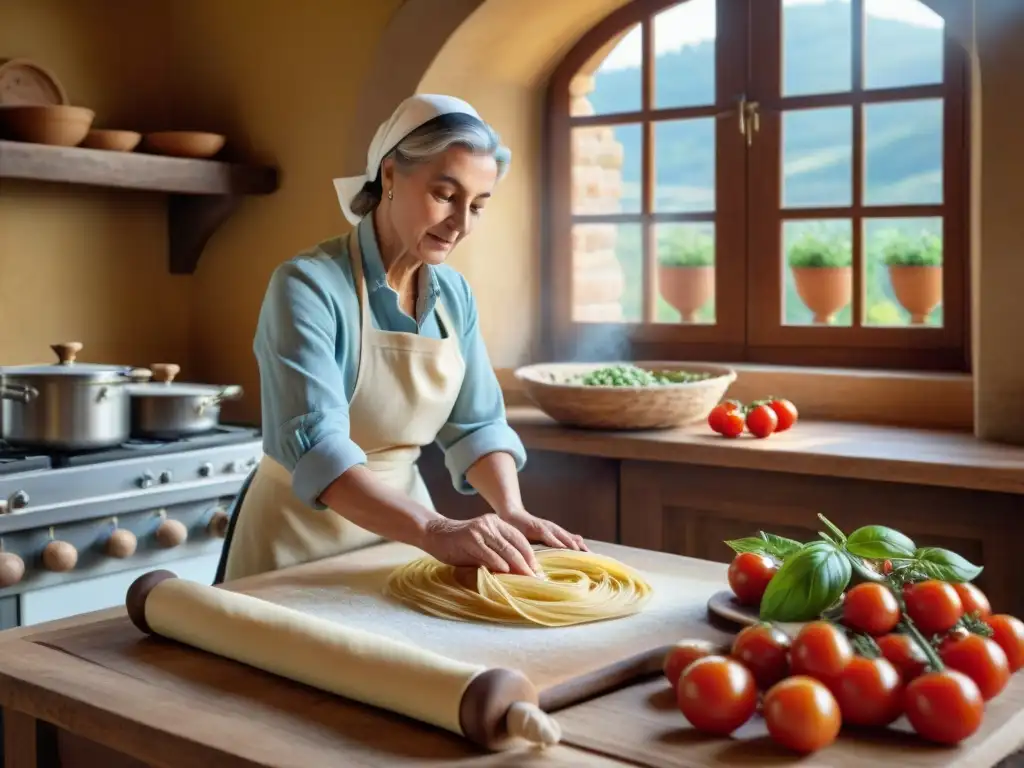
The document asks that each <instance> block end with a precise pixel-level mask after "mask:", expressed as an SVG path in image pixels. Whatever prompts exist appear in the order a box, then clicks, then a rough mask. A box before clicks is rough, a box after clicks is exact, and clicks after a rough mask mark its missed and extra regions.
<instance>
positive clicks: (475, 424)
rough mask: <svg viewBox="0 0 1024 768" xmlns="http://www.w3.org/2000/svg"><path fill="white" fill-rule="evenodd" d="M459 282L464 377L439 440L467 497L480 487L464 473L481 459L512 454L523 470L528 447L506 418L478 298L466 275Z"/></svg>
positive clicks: (455, 481)
mask: <svg viewBox="0 0 1024 768" xmlns="http://www.w3.org/2000/svg"><path fill="white" fill-rule="evenodd" d="M460 284H461V292H462V294H463V314H464V322H463V329H462V333H461V341H462V345H461V346H462V355H463V358H464V359H465V361H466V375H465V379H464V380H463V383H462V388H461V390H460V391H459V396H458V398H457V399H456V401H455V405H454V406H453V408H452V413H451V416H450V417H449V419H448V422H447V423H446V424H445V425H444V427H442V428H441V430H440V432H439V433H438V436H437V444H438V445H439V446H440V447H441V448H442V449H443V450H444V454H445V466H447V468H448V471H449V472H450V473H451V477H452V484H453V485H454V487H455V489H456V490H457V491H459V492H460V493H464V494H467V495H468V494H474V493H476V490H475V489H474V488H473V487H472V486H471V485H470V484H469V482H468V481H467V480H466V472H467V471H468V470H469V468H470V467H472V466H473V464H475V463H476V462H477V461H478V460H479V459H480V458H482V457H483V456H486V455H487V454H489V453H494V452H496V451H504V452H506V453H508V454H510V455H511V456H512V458H513V459H514V460H515V465H516V470H517V471H519V470H522V468H523V467H524V466H525V465H526V448H525V447H524V446H523V443H522V440H520V439H519V435H517V434H516V432H515V430H513V429H512V428H511V427H510V426H509V425H508V422H507V421H506V420H505V401H504V398H503V396H502V392H501V386H500V385H499V384H498V378H497V376H495V374H494V369H493V368H492V367H491V361H490V357H489V356H488V354H487V348H486V346H485V345H484V341H483V337H482V336H481V334H480V327H479V322H478V318H477V311H476V302H475V300H474V299H473V294H472V291H471V290H470V287H469V284H468V283H467V282H466V281H465V280H464V279H463V280H460Z"/></svg>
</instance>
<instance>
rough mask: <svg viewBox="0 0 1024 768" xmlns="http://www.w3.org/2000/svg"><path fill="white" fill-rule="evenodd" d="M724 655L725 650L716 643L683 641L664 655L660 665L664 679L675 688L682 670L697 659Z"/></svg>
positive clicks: (726, 650) (726, 651)
mask: <svg viewBox="0 0 1024 768" xmlns="http://www.w3.org/2000/svg"><path fill="white" fill-rule="evenodd" d="M725 653H728V649H727V648H722V647H721V646H719V645H718V644H717V643H712V642H710V641H708V640H684V641H682V642H681V643H677V644H676V645H674V646H673V647H672V649H671V650H669V652H668V653H666V654H665V661H664V662H663V663H662V667H661V670H662V672H664V673H665V678H666V679H667V680H668V681H669V683H671V684H672V687H673V688H675V687H676V685H678V684H679V676H680V675H681V674H683V670H684V669H686V668H687V667H688V666H690V664H692V663H693V662H695V661H696V660H697V659H702V658H704V657H705V656H711V655H715V654H717V655H723V654H725Z"/></svg>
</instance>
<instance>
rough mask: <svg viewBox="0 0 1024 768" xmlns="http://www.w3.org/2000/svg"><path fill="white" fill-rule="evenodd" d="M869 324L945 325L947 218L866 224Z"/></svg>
mask: <svg viewBox="0 0 1024 768" xmlns="http://www.w3.org/2000/svg"><path fill="white" fill-rule="evenodd" d="M864 255H865V258H864V291H865V300H864V325H875V326H879V325H882V326H885V325H889V326H892V325H897V326H899V325H914V326H928V327H941V326H942V218H941V217H936V218H927V219H866V220H865V221H864Z"/></svg>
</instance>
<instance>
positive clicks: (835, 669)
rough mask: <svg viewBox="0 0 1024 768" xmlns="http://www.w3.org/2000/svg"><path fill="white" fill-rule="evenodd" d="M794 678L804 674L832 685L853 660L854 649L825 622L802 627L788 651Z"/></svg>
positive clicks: (841, 633) (839, 631) (844, 636)
mask: <svg viewBox="0 0 1024 768" xmlns="http://www.w3.org/2000/svg"><path fill="white" fill-rule="evenodd" d="M789 657H790V661H789V664H790V668H791V669H792V672H793V674H794V675H807V676H809V677H815V678H817V679H818V680H821V681H823V682H826V683H828V682H832V681H834V680H835V679H837V678H838V677H839V675H840V674H842V672H843V670H844V669H845V668H846V665H847V664H849V663H850V660H851V659H852V658H853V646H851V645H850V641H849V640H848V639H847V638H846V635H845V634H843V632H842V631H841V630H840V629H839V628H838V627H835V626H834V625H832V624H829V623H828V622H827V621H812V622H811V623H810V624H805V625H804V627H803V628H802V629H801V630H800V631H799V632H798V633H797V635H796V637H795V638H794V639H793V646H792V648H791V649H790V652H789Z"/></svg>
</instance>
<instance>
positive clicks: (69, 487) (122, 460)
mask: <svg viewBox="0 0 1024 768" xmlns="http://www.w3.org/2000/svg"><path fill="white" fill-rule="evenodd" d="M262 455H263V451H262V436H261V433H260V430H259V429H258V428H256V427H252V426H246V425H221V426H219V427H217V428H216V429H214V430H212V431H210V432H206V433H203V434H201V435H196V436H193V437H188V438H182V439H178V440H166V441H164V440H131V441H128V442H126V443H124V444H122V445H120V446H117V447H115V448H110V449H103V450H97V451H82V452H74V453H59V452H55V453H45V454H44V453H42V452H39V451H25V450H20V449H15V448H11V447H10V446H7V445H5V444H3V443H0V552H3V553H10V554H13V555H17V556H18V557H20V558H21V560H22V562H23V563H24V575H23V576H22V577H21V579H20V580H18V581H17V582H16V583H14V584H11V585H8V586H6V587H3V586H0V630H2V629H8V628H10V627H16V626H26V625H29V624H37V623H40V622H42V621H49V620H52V619H58V618H64V617H66V616H71V615H76V614H80V613H84V612H88V611H92V610H99V609H101V608H107V607H111V606H114V605H123V604H124V597H125V593H126V591H127V589H128V587H129V586H130V584H131V582H132V581H134V580H135V578H136V577H138V576H139V575H141V574H143V573H145V572H147V571H150V570H152V569H154V568H157V567H159V568H169V569H170V570H172V571H174V572H176V573H177V574H178V575H179V576H181V577H182V578H188V579H193V580H195V581H200V582H203V583H206V584H210V583H212V582H213V578H214V573H215V571H216V566H217V561H218V559H219V557H220V551H221V547H222V544H223V535H224V529H225V527H226V521H227V516H228V514H229V513H230V511H231V509H232V505H233V502H234V500H235V498H236V497H237V495H238V493H239V491H240V490H241V487H242V485H243V483H244V482H245V479H246V477H247V476H248V474H249V473H250V472H251V471H252V470H253V469H254V468H255V467H256V465H257V463H258V462H259V460H260V458H261V457H262ZM168 521H177V523H181V525H177V523H173V522H172V523H168ZM118 528H120V529H125V530H128V531H130V532H131V533H132V534H133V535H134V540H135V542H136V547H135V550H134V552H132V553H131V554H130V555H128V556H124V554H125V553H124V552H120V553H117V552H114V551H112V550H108V546H107V544H108V540H109V539H110V535H111V533H112V532H113V531H114V530H116V529H118ZM182 531H184V537H182V535H181V533H182ZM51 541H63V542H67V543H68V544H70V545H72V547H74V550H75V551H76V552H77V560H76V562H75V563H74V565H73V567H72V568H69V569H66V570H62V569H61V564H58V563H54V562H52V561H51V560H49V559H48V558H45V557H44V554H43V553H44V551H45V550H46V548H47V545H48V544H49V543H50V542H51ZM118 555H121V556H118ZM66 564H67V563H65V564H64V565H66Z"/></svg>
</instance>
